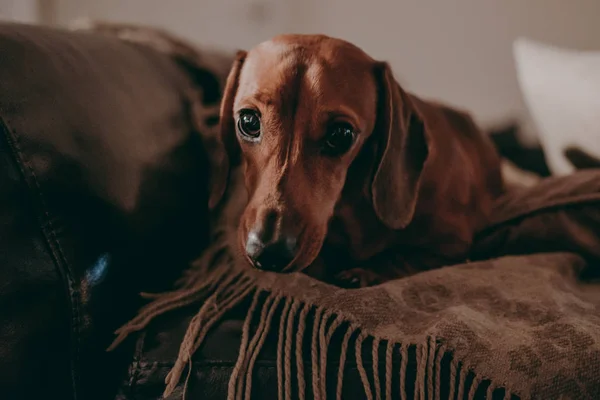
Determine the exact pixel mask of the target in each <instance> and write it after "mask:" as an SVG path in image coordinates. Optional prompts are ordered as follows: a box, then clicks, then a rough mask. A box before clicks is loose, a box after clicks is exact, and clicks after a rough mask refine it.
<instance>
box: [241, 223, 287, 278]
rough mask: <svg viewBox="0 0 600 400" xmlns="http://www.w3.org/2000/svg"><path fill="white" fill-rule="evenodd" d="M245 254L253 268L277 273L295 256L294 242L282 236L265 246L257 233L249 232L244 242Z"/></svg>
mask: <svg viewBox="0 0 600 400" xmlns="http://www.w3.org/2000/svg"><path fill="white" fill-rule="evenodd" d="M246 254H247V255H248V257H249V258H250V260H251V261H252V264H253V265H254V267H255V268H258V269H261V270H264V271H274V272H279V271H281V270H282V269H284V268H285V267H286V266H287V265H289V264H290V263H291V262H292V260H293V259H294V257H295V256H296V240H295V239H294V238H292V237H289V236H283V237H281V238H279V239H278V240H276V241H271V242H269V243H267V244H265V243H264V242H263V240H262V239H261V235H260V233H259V232H256V231H251V232H250V233H249V234H248V238H247V240H246Z"/></svg>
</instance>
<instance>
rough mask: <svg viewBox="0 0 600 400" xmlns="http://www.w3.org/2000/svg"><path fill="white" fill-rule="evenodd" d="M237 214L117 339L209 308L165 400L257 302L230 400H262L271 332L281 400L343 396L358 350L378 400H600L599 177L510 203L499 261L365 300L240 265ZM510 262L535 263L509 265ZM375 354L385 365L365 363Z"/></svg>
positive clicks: (418, 280) (501, 224)
mask: <svg viewBox="0 0 600 400" xmlns="http://www.w3.org/2000/svg"><path fill="white" fill-rule="evenodd" d="M234 186H235V185H234ZM237 196H238V195H237V194H233V195H232V197H231V198H232V199H238V202H239V203H243V196H240V197H237ZM240 198H241V199H242V200H239V199H240ZM233 203H235V201H230V202H229V204H233ZM231 207H232V209H226V210H223V212H222V214H221V215H220V216H217V220H216V221H215V224H216V225H215V226H218V227H219V229H217V230H216V231H215V237H214V242H213V243H212V245H211V246H210V248H209V249H208V251H206V253H205V254H204V255H203V257H202V258H201V259H199V260H197V262H196V263H195V265H194V266H193V267H192V268H191V269H190V270H188V271H187V273H186V275H185V276H184V277H183V278H182V280H181V282H180V283H179V285H178V287H177V288H176V289H174V290H173V291H172V292H169V293H163V294H160V295H146V297H148V298H150V299H152V301H151V302H150V303H149V304H148V305H147V306H146V307H144V308H143V309H142V310H141V311H140V313H139V315H138V316H137V317H136V318H134V319H133V320H132V321H131V322H130V323H129V324H128V325H126V326H124V327H122V328H121V329H120V330H119V331H118V332H117V333H118V335H119V336H118V338H117V340H116V342H115V344H118V343H119V342H120V341H121V340H122V339H124V338H125V337H126V336H127V335H129V334H130V333H132V332H134V331H138V330H141V329H143V328H144V327H145V326H146V325H147V324H148V323H150V321H151V320H152V319H153V318H155V317H156V316H158V315H160V314H163V313H165V312H168V311H170V310H173V309H177V308H180V307H183V306H186V305H190V304H198V306H199V311H198V313H197V314H196V315H195V317H194V318H193V319H192V321H191V322H190V324H189V327H188V329H187V332H186V334H185V337H184V339H183V341H182V343H181V347H180V352H179V357H178V359H177V362H176V363H175V366H174V368H173V369H172V370H171V372H170V374H169V375H168V376H167V379H166V387H165V397H167V395H169V394H171V393H172V392H173V390H174V389H175V388H176V387H178V386H185V383H186V381H187V379H186V377H188V374H189V372H190V368H188V367H189V366H191V360H192V357H193V355H194V352H195V351H196V350H197V349H198V348H199V347H200V346H201V345H202V343H203V339H204V338H205V337H206V335H207V333H208V331H209V330H210V329H211V327H212V326H213V325H214V324H215V323H216V322H217V321H219V320H220V319H221V318H223V317H224V316H226V314H227V313H228V312H229V311H230V310H231V309H232V308H233V307H234V306H235V305H237V304H239V303H240V302H241V301H242V300H244V299H246V300H248V301H249V303H250V306H249V309H248V311H247V317H246V321H245V324H244V328H243V337H242V341H241V347H240V349H239V358H238V360H237V364H236V366H235V368H234V370H233V373H232V375H231V378H230V381H229V393H228V398H229V399H242V398H249V396H250V394H251V390H252V382H253V380H252V372H253V366H254V364H255V362H256V359H257V356H258V354H259V352H260V351H261V349H262V348H263V346H264V344H265V340H266V337H267V334H268V333H269V332H276V334H277V337H278V344H277V377H278V387H279V398H280V399H291V398H300V399H303V398H309V397H308V395H307V394H308V393H311V394H314V398H321V399H324V398H326V397H325V393H335V394H337V398H341V389H342V388H341V385H342V382H343V373H344V364H345V361H346V358H347V356H348V354H349V352H352V353H353V357H354V358H356V362H357V367H358V370H359V373H360V377H361V380H362V384H363V387H364V390H365V393H366V398H367V399H377V400H379V399H382V398H385V399H391V398H403V399H405V398H414V399H425V398H427V399H430V398H431V399H434V398H436V399H437V398H453V399H454V398H456V399H463V398H468V399H472V398H475V397H476V396H477V397H478V398H480V397H481V398H483V397H484V396H485V398H487V399H491V398H507V399H509V398H515V397H517V398H539V399H557V398H570V399H586V398H590V399H597V398H600V285H597V284H593V283H591V280H592V278H593V277H594V276H599V275H600V265H599V264H600V172H598V171H592V172H585V173H583V172H582V173H579V174H577V175H575V176H572V177H566V178H553V179H549V180H547V181H544V182H542V183H541V184H540V185H538V186H536V187H534V188H529V189H524V190H523V191H521V192H518V193H513V194H512V195H510V196H507V197H506V198H505V199H503V200H502V201H500V202H499V203H498V204H497V210H496V221H495V223H494V224H493V226H491V227H490V228H489V229H488V230H486V231H485V232H482V233H481V235H480V237H479V240H478V242H477V245H476V248H475V250H474V252H473V257H474V258H475V259H477V258H479V259H487V260H483V261H473V262H470V263H468V264H464V265H455V266H451V267H446V268H442V269H439V270H435V271H429V272H424V273H421V274H418V275H415V276H412V277H409V278H405V279H400V280H397V281H392V282H388V283H385V284H383V285H380V286H376V287H371V288H365V289H359V290H344V289H339V288H336V287H333V286H330V285H327V284H324V283H321V282H318V281H316V280H313V279H312V278H309V277H307V276H305V275H303V274H300V273H295V274H288V275H284V274H275V273H265V272H257V271H252V270H250V269H248V268H247V267H246V266H245V265H244V264H243V263H236V262H235V260H236V259H237V255H236V254H235V251H234V250H232V249H233V248H235V247H232V246H231V243H230V239H229V234H230V233H231V230H232V229H235V228H234V226H235V213H234V212H233V211H232V210H233V209H235V208H237V207H239V204H237V205H233V206H231ZM232 215H233V216H232ZM219 217H220V218H219ZM506 253H515V254H519V253H521V254H527V255H521V256H516V255H515V256H504V257H498V256H501V255H503V254H506ZM583 278H586V280H583ZM309 326H310V329H307V327H309ZM334 335H339V336H341V337H342V339H341V347H340V348H339V349H340V351H339V353H338V354H339V355H338V354H335V353H333V352H328V347H329V346H330V343H331V340H332V337H333V336H334ZM306 342H308V343H310V346H309V349H310V357H309V359H310V365H308V366H307V365H304V364H305V360H306V358H307V357H306V356H307V355H306V354H303V353H305V349H304V347H303V345H302V344H303V343H306ZM350 344H351V345H350ZM366 346H368V347H370V349H371V350H367V349H366ZM365 351H368V353H370V354H371V360H372V362H369V363H365V362H363V360H362V358H363V354H365ZM332 357H335V358H336V359H335V362H331V360H332ZM411 358H412V359H413V362H410V363H409V360H410V359H411ZM328 362H329V364H328ZM444 363H445V364H444ZM443 364H444V365H443ZM373 366H378V368H376V369H374V368H373ZM332 368H335V369H336V370H337V371H335V373H334V376H335V379H331V369H332ZM409 368H414V369H415V370H416V371H415V373H414V374H409V373H407V369H409ZM444 368H446V369H447V371H444ZM409 376H411V377H412V378H410V379H408V377H409ZM398 377H399V379H398ZM393 378H395V379H393ZM392 382H400V384H399V386H398V387H397V386H396V385H394V386H393V385H392ZM332 388H333V390H332ZM183 393H185V388H184V390H183ZM561 396H562V397H561Z"/></svg>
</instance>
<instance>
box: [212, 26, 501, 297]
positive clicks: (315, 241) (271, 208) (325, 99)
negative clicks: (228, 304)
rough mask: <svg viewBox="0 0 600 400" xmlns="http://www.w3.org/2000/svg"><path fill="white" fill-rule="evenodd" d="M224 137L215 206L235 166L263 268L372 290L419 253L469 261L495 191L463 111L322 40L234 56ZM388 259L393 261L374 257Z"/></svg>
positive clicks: (490, 159) (290, 41)
mask: <svg viewBox="0 0 600 400" xmlns="http://www.w3.org/2000/svg"><path fill="white" fill-rule="evenodd" d="M221 140H222V144H223V153H222V154H213V156H214V157H215V159H218V160H219V162H218V164H219V165H218V166H217V167H216V170H217V172H218V173H219V174H218V175H217V176H216V177H215V179H214V180H213V184H212V188H211V190H212V191H211V199H210V206H211V208H214V207H215V206H217V205H218V204H219V202H220V199H221V198H222V196H223V193H224V192H225V189H226V185H227V178H228V174H229V172H228V171H229V169H230V168H231V166H232V165H236V164H240V163H241V165H242V168H243V175H244V181H245V186H246V190H247V192H248V202H247V205H246V208H245V211H244V212H243V214H242V217H241V221H240V223H239V229H238V240H239V244H240V246H241V249H242V253H243V254H244V255H245V257H246V259H247V261H248V262H249V263H250V264H251V265H253V266H254V267H255V268H258V269H263V270H270V271H278V272H292V271H301V270H304V271H305V272H306V273H308V274H309V275H312V276H315V277H318V278H320V279H326V280H328V279H330V278H329V277H330V276H334V275H335V277H334V281H335V282H338V283H339V282H342V284H346V283H349V284H350V285H357V286H367V285H372V284H376V283H379V282H382V281H384V280H388V279H393V278H396V277H399V276H403V275H405V274H406V273H407V270H408V269H409V268H408V266H407V265H405V264H404V263H403V262H401V261H398V257H397V256H400V258H402V257H401V256H402V255H403V254H408V253H409V252H411V251H414V250H415V249H418V250H422V251H424V252H426V253H428V254H432V255H434V256H435V258H436V259H437V260H440V261H439V264H440V266H441V265H442V264H444V263H449V262H451V261H452V260H464V258H465V257H466V256H467V253H468V251H469V248H470V245H471V242H472V239H473V235H474V232H475V231H476V229H478V228H479V227H481V226H483V225H484V224H485V223H486V220H487V218H488V214H489V213H490V209H491V204H492V200H493V199H494V198H495V197H496V196H498V195H499V194H500V193H502V191H503V182H502V177H501V172H500V158H499V156H498V154H497V153H496V151H495V148H494V146H493V144H492V143H491V141H490V140H488V138H487V137H486V136H485V135H483V134H482V133H481V132H480V131H479V129H478V128H477V127H476V125H475V124H474V122H473V120H472V119H471V117H470V116H469V115H468V114H466V113H464V112H461V111H457V110H455V109H452V108H449V107H446V106H444V105H441V104H436V103H433V102H429V101H425V100H422V99H420V98H418V97H416V96H414V95H412V94H410V93H408V92H406V91H404V90H403V89H402V88H401V87H400V85H399V84H398V83H397V82H396V80H395V79H394V76H393V74H392V71H391V70H390V67H389V65H388V64H387V63H385V62H380V61H376V60H374V59H373V58H371V57H369V56H368V55H367V54H365V53H364V52H363V51H362V50H361V49H359V48H358V47H356V46H354V45H352V44H350V43H347V42H345V41H343V40H339V39H335V38H331V37H327V36H323V35H282V36H278V37H275V38H274V39H272V40H270V41H267V42H264V43H261V44H259V45H258V46H256V47H255V48H253V49H252V50H251V51H249V52H242V51H240V52H239V53H238V57H237V59H236V61H235V63H234V65H233V68H232V70H231V72H230V74H229V77H228V80H227V84H226V87H225V93H224V97H223V100H222V105H221ZM390 250H391V251H392V252H393V253H395V254H396V255H395V256H387V255H386V256H385V257H386V258H387V259H388V260H391V259H393V260H394V261H393V262H391V263H390V262H388V263H381V261H377V260H378V259H381V257H380V255H382V254H388V253H389V252H390ZM390 257H391V258H390ZM336 258H337V260H336V261H335V262H331V260H333V259H336ZM324 259H325V260H329V261H323V260H324ZM339 265H344V269H343V270H342V269H340V267H339ZM332 274H333V275H332Z"/></svg>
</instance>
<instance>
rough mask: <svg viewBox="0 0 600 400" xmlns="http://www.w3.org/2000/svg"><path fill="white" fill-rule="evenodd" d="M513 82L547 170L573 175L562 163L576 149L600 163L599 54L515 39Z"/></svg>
mask: <svg viewBox="0 0 600 400" xmlns="http://www.w3.org/2000/svg"><path fill="white" fill-rule="evenodd" d="M513 53H514V58H515V65H516V69H517V77H518V80H519V85H520V88H521V92H522V94H523V98H524V100H525V104H526V105H527V108H528V109H529V113H530V115H531V118H532V120H533V123H534V125H535V126H536V130H537V132H538V135H539V140H540V144H541V146H542V148H543V149H544V153H545V154H546V161H547V163H548V167H549V168H550V171H552V173H553V174H555V175H563V174H568V173H570V172H572V171H574V168H573V166H572V165H571V163H569V161H568V160H567V159H566V158H565V156H564V154H563V151H564V149H565V148H566V147H569V146H576V147H579V148H581V149H582V150H584V151H586V152H587V153H588V154H590V155H593V156H596V157H598V158H600V51H597V52H591V51H587V52H584V51H575V50H568V49H564V48H558V47H554V46H550V45H547V44H542V43H539V42H535V41H532V40H529V39H523V38H519V39H517V40H516V41H515V42H514V44H513Z"/></svg>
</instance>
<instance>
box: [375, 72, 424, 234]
mask: <svg viewBox="0 0 600 400" xmlns="http://www.w3.org/2000/svg"><path fill="white" fill-rule="evenodd" d="M375 75H376V80H377V83H378V90H379V95H378V107H377V108H378V112H377V121H376V124H375V131H374V135H375V140H376V142H377V144H376V146H377V155H376V157H377V158H376V165H375V174H374V176H373V180H372V182H371V188H370V189H371V200H372V203H373V207H374V209H375V213H376V215H377V217H378V218H379V219H380V220H381V221H382V222H383V223H384V224H385V225H386V226H388V227H389V228H391V229H403V228H405V227H406V226H407V225H408V224H409V223H410V222H411V221H412V219H413V216H414V214H415V209H416V205H417V201H418V194H419V188H420V182H421V175H422V171H423V166H424V164H425V161H426V159H427V157H428V155H429V140H428V139H429V138H428V135H427V131H426V129H427V128H426V126H425V121H423V118H422V116H421V115H420V113H419V111H418V109H417V108H416V107H417V105H416V104H414V101H413V99H412V98H411V96H409V95H408V94H407V93H406V92H404V90H402V88H401V87H400V85H399V84H398V83H397V82H396V80H395V79H394V75H393V73H392V70H391V68H390V66H389V65H388V64H387V63H377V64H376V65H375Z"/></svg>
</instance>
